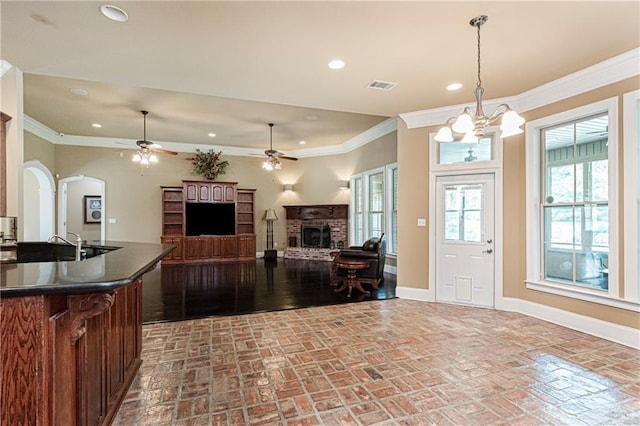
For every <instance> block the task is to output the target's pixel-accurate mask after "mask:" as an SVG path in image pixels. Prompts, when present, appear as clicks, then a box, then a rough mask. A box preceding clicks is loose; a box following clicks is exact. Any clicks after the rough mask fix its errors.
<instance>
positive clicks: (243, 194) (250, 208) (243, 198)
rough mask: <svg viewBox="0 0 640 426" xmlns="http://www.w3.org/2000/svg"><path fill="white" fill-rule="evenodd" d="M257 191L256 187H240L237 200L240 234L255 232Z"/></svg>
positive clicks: (238, 231) (238, 229)
mask: <svg viewBox="0 0 640 426" xmlns="http://www.w3.org/2000/svg"><path fill="white" fill-rule="evenodd" d="M255 192H256V190H255V189H238V201H237V202H236V218H237V222H236V224H237V233H238V235H241V234H255V214H254V198H255Z"/></svg>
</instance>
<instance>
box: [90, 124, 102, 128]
mask: <svg viewBox="0 0 640 426" xmlns="http://www.w3.org/2000/svg"><path fill="white" fill-rule="evenodd" d="M92 126H93V127H95V128H96V129H99V128H101V127H102V124H100V123H93V124H92Z"/></svg>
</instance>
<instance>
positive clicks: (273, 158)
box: [262, 123, 298, 170]
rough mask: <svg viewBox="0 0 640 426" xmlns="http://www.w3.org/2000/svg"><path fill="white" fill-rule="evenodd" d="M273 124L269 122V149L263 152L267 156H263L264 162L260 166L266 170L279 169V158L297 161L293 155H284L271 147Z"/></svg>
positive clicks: (280, 164) (280, 165)
mask: <svg viewBox="0 0 640 426" xmlns="http://www.w3.org/2000/svg"><path fill="white" fill-rule="evenodd" d="M273 126H274V124H273V123H269V149H267V150H266V151H265V152H264V153H265V155H266V156H267V158H265V160H264V163H262V168H263V169H266V170H273V169H276V170H279V169H281V168H282V163H281V162H280V160H281V159H282V160H293V161H298V159H297V158H295V157H289V156H286V155H284V154H283V153H281V152H279V151H276V150H275V149H273Z"/></svg>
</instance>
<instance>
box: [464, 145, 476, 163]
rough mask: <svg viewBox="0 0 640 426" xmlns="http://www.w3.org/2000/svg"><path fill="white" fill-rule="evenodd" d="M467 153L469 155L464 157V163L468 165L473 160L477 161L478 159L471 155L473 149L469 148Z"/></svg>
mask: <svg viewBox="0 0 640 426" xmlns="http://www.w3.org/2000/svg"><path fill="white" fill-rule="evenodd" d="M467 152H468V153H469V155H468V156H466V157H464V161H465V162H467V163H470V162H472V161H475V160H477V159H478V157H476V156H475V155H473V148H469V150H468V151H467Z"/></svg>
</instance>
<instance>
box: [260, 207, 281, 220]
mask: <svg viewBox="0 0 640 426" xmlns="http://www.w3.org/2000/svg"><path fill="white" fill-rule="evenodd" d="M262 220H266V221H270V220H278V216H277V215H276V212H275V210H273V209H267V210H266V211H265V212H264V217H263V218H262Z"/></svg>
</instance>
